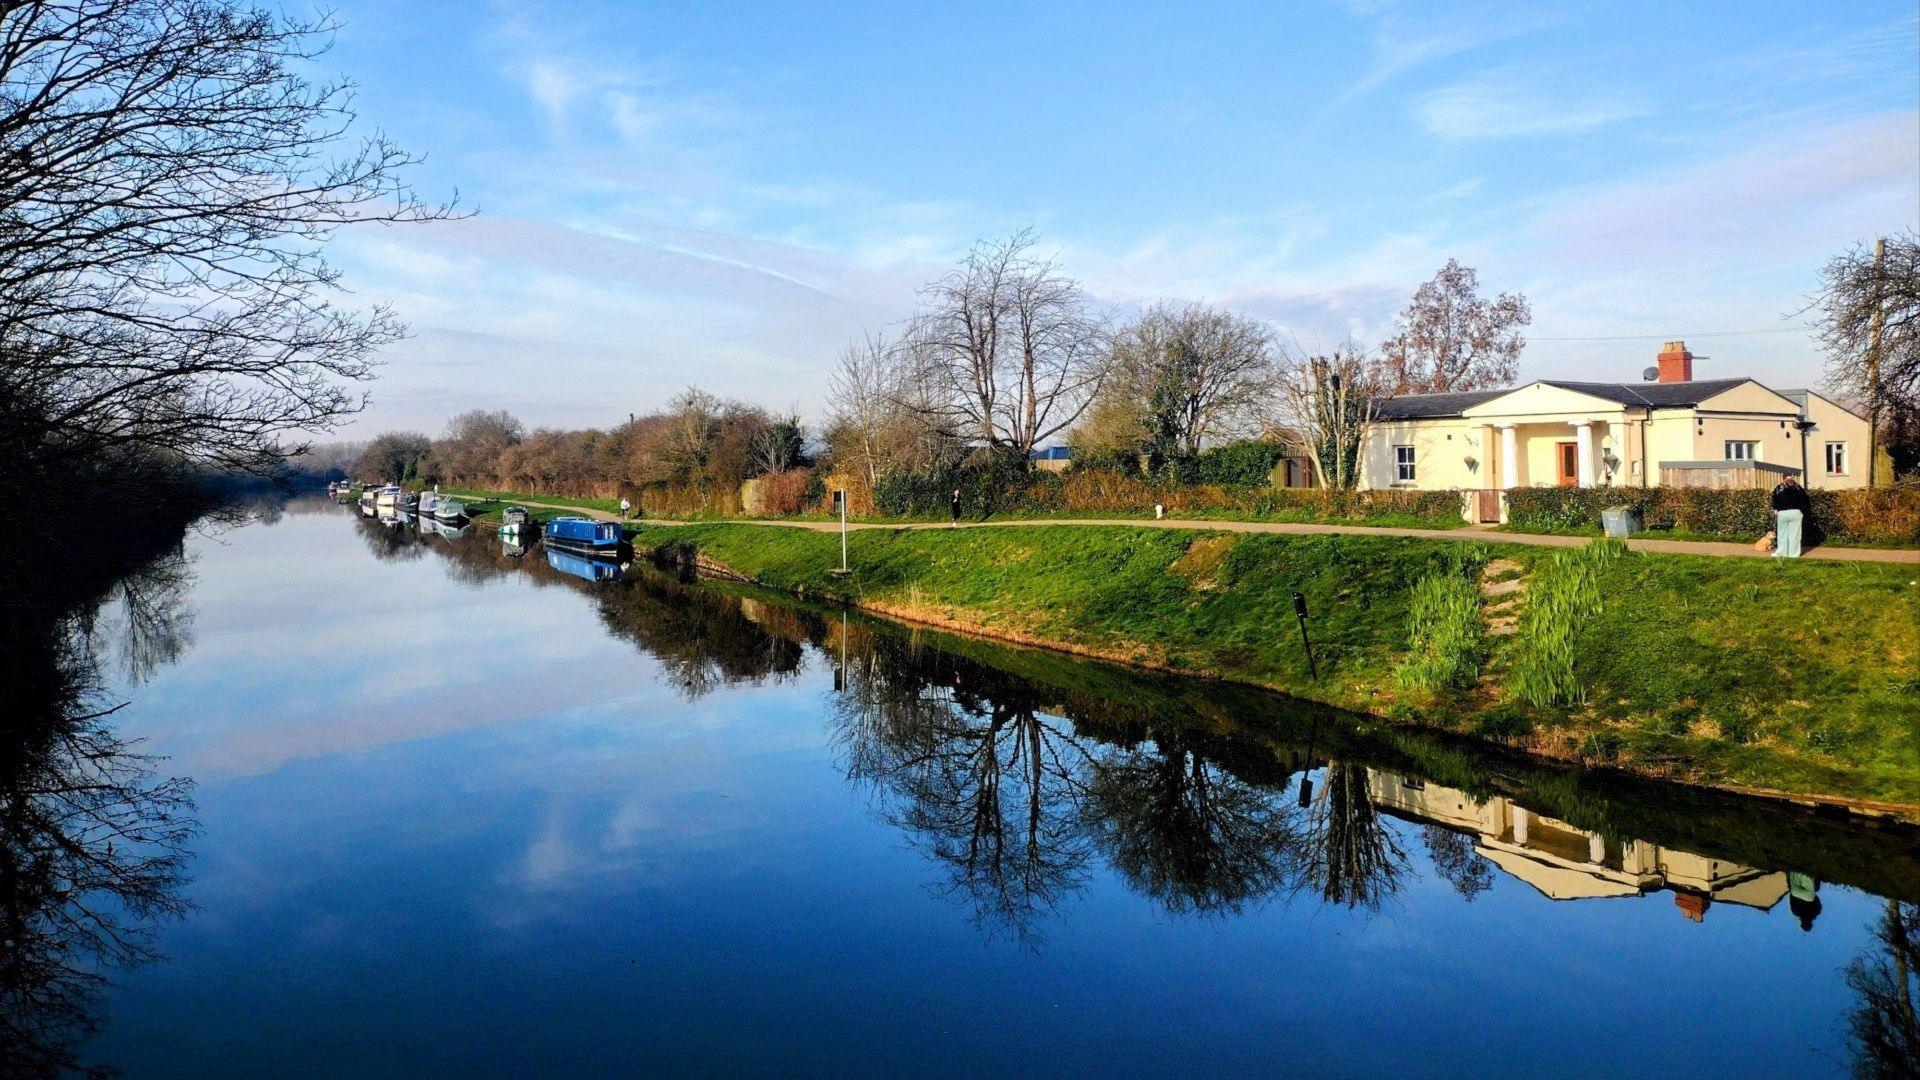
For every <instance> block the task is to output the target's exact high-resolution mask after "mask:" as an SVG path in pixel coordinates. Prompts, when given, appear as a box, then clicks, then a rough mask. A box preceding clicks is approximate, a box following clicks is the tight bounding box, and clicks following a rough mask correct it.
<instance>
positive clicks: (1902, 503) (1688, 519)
mask: <svg viewBox="0 0 1920 1080" xmlns="http://www.w3.org/2000/svg"><path fill="white" fill-rule="evenodd" d="M1767 494H1768V493H1767V491H1766V489H1762V488H1739V489H1731V490H1725V489H1717V488H1672V487H1651V488H1625V487H1616V488H1576V487H1541V488H1514V489H1512V490H1510V491H1508V492H1507V524H1508V525H1509V526H1511V527H1512V528H1514V529H1515V530H1517V531H1520V532H1565V531H1569V530H1577V531H1589V530H1590V531H1596V532H1597V531H1599V529H1600V512H1601V511H1602V510H1604V509H1606V508H1608V507H1612V506H1628V507H1631V508H1633V509H1635V510H1637V511H1639V513H1640V519H1641V523H1642V525H1643V526H1644V527H1646V528H1649V529H1677V530H1680V531H1683V532H1688V533H1696V534H1701V535H1706V536H1719V537H1725V538H1727V539H1730V540H1751V539H1753V538H1754V537H1756V536H1759V535H1760V534H1761V533H1764V532H1766V531H1767V530H1768V529H1770V528H1772V527H1773V511H1772V510H1771V509H1770V507H1769V504H1768V499H1767ZM1807 494H1808V495H1809V496H1810V497H1811V499H1812V502H1813V522H1812V525H1813V528H1814V529H1815V530H1817V531H1818V533H1819V534H1820V535H1822V536H1823V537H1824V538H1825V539H1827V540H1830V541H1833V542H1835V543H1854V544H1899V545H1920V489H1917V488H1883V489H1880V490H1876V491H1825V490H1809V491H1808V492H1807Z"/></svg>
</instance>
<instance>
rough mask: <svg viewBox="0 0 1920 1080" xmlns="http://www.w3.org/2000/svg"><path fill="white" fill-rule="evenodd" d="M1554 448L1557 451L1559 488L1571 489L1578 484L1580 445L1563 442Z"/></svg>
mask: <svg viewBox="0 0 1920 1080" xmlns="http://www.w3.org/2000/svg"><path fill="white" fill-rule="evenodd" d="M1554 446H1555V448H1556V449H1557V450H1558V451H1559V461H1560V486H1561V487H1573V486H1574V485H1575V484H1578V483H1579V482H1580V444H1579V443H1570V442H1563V443H1555V444H1554Z"/></svg>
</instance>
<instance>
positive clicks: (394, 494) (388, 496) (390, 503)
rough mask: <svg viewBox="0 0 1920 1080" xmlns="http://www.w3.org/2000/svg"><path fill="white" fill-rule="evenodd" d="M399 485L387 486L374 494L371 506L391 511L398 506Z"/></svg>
mask: <svg viewBox="0 0 1920 1080" xmlns="http://www.w3.org/2000/svg"><path fill="white" fill-rule="evenodd" d="M400 495H401V491H400V485H398V484H388V485H387V486H386V487H383V488H381V489H380V490H379V491H378V492H375V493H374V496H373V504H374V505H375V506H377V507H380V508H381V509H383V510H391V509H393V508H394V507H396V506H398V505H400Z"/></svg>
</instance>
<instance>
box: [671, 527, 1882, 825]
mask: <svg viewBox="0 0 1920 1080" xmlns="http://www.w3.org/2000/svg"><path fill="white" fill-rule="evenodd" d="M673 542H681V543H691V544H692V545H694V546H695V547H697V548H698V550H699V551H700V552H701V553H702V554H703V555H705V556H706V557H708V558H710V559H712V560H714V561H716V562H719V563H721V564H724V565H725V566H727V567H729V568H732V569H733V570H735V571H737V572H739V573H740V574H742V575H744V576H747V577H749V578H752V579H754V580H757V581H760V582H763V583H765V584H767V585H769V586H772V587H775V588H779V589H784V590H789V591H795V592H799V593H802V594H804V595H808V596H811V597H815V598H819V599H824V600H830V601H839V602H853V603H858V604H861V605H863V606H866V607H869V608H871V609H874V610H878V611H882V612H886V613H891V614H894V615H898V616H903V617H907V618H912V619H917V620H920V621H925V622H931V623H935V624H940V625H946V626H951V627H954V628H957V629H965V630H972V631H976V632H981V633H986V634H990V635H994V636H998V637H1003V638H1006V639H1009V640H1015V641H1026V642H1031V643H1036V644H1047V645H1052V646H1056V647H1062V648H1067V649H1072V650H1076V651H1081V652H1085V653H1088V654H1092V655H1098V656H1102V657H1107V658H1111V659H1119V660H1126V661H1131V662H1135V663H1141V664H1147V665H1150V666H1154V667H1159V668H1164V669H1167V670H1171V671H1177V672H1181V673H1186V674H1193V675H1203V676H1213V677H1220V678H1226V679H1232V680H1236V681H1242V682H1248V683H1253V684H1257V685H1262V686H1267V687H1272V688H1275V689H1279V690H1283V691H1286V692H1288V693H1292V694H1296V695H1299V696H1303V697H1310V698H1314V699H1318V700H1322V701H1327V702H1330V703H1333V704H1337V705H1341V706H1344V707H1348V708H1353V709H1358V710H1362V711H1365V712H1369V713H1373V714H1375V715H1379V716H1384V717H1387V718H1390V719H1393V720H1397V721H1401V722H1408V723H1418V724H1423V725H1427V726H1433V727H1438V728H1443V729H1448V730H1454V731H1461V732H1469V733H1473V734H1476V735H1479V736H1481V737H1484V738H1490V739H1497V740H1500V741H1502V742H1505V743H1508V744H1510V745H1514V746H1520V747H1523V748H1526V749H1529V750H1533V751H1536V752H1542V753H1549V754H1553V755H1555V756H1561V757H1572V758H1580V759H1582V760H1585V761H1588V762H1589V763H1598V764H1607V765H1615V766H1619V767H1623V768H1630V769H1633V770H1635V771H1640V772H1647V773H1653V774H1658V775H1666V776H1673V777H1678V778H1684V779H1688V780H1694V781H1701V782H1711V783H1723V784H1744V785H1753V786H1759V787H1768V788H1775V789H1781V790H1789V791H1798V792H1811V793H1819V794H1828V795H1838V796H1845V797H1853V798H1865V799H1884V800H1889V801H1895V802H1901V803H1905V804H1910V805H1920V582H1916V581H1915V578H1916V577H1920V573H1917V572H1916V571H1915V569H1914V568H1913V567H1907V566H1897V565H1879V564H1866V563H1860V564H1854V563H1826V562H1816V561H1800V562H1792V563H1779V562H1774V561H1771V560H1757V559H1756V560H1735V559H1713V558H1707V557H1699V556H1687V555H1643V554H1633V553H1627V554H1623V555H1621V556H1620V557H1618V558H1616V559H1614V560H1612V561H1610V562H1608V563H1606V565H1604V567H1602V568H1600V569H1598V570H1597V571H1595V572H1594V573H1595V581H1594V585H1595V586H1596V587H1597V588H1596V594H1597V596H1598V601H1597V608H1596V609H1595V610H1593V611H1591V612H1588V613H1586V614H1584V615H1582V617H1581V618H1579V619H1578V620H1577V621H1576V622H1575V623H1574V624H1573V630H1572V633H1571V638H1570V643H1568V644H1570V649H1571V652H1570V656H1571V664H1572V673H1573V677H1574V679H1575V682H1576V683H1577V687H1578V693H1577V695H1575V697H1574V698H1573V699H1571V700H1569V701H1567V702H1565V703H1562V704H1556V705H1545V706H1538V705H1532V704H1528V703H1527V702H1526V701H1524V700H1521V698H1520V697H1518V696H1517V694H1515V693H1514V692H1513V691H1512V690H1511V689H1510V687H1509V679H1510V676H1511V675H1512V673H1513V668H1514V664H1515V657H1516V655H1517V651H1516V650H1517V646H1518V639H1519V637H1520V636H1521V635H1516V637H1511V638H1504V639H1491V641H1490V643H1489V645H1488V647H1487V649H1486V652H1485V655H1484V656H1482V657H1479V658H1478V659H1476V660H1475V663H1476V664H1477V665H1478V666H1479V669H1480V677H1479V678H1478V679H1477V680H1470V685H1465V686H1461V687H1458V688H1452V689H1446V690H1441V691H1428V690H1412V689H1408V688H1407V686H1406V683H1405V681H1404V680H1396V679H1395V678H1394V673H1395V669H1396V668H1397V667H1399V666H1400V665H1401V663H1402V661H1403V660H1404V659H1406V657H1407V655H1408V653H1409V651H1410V642H1411V634H1410V632H1409V627H1408V611H1409V605H1410V602H1411V599H1412V596H1413V591H1414V587H1415V585H1416V584H1417V583H1418V582H1420V581H1421V580H1422V579H1423V578H1427V577H1430V576H1434V575H1443V576H1444V575H1448V574H1468V575H1471V574H1474V573H1475V572H1476V571H1477V568H1478V567H1479V566H1480V565H1481V564H1482V563H1484V562H1485V561H1486V560H1487V559H1488V558H1490V557H1494V556H1498V557H1501V558H1505V559H1508V560H1511V561H1512V562H1513V563H1516V564H1518V565H1519V566H1520V567H1521V568H1522V571H1523V574H1524V576H1525V577H1526V578H1527V579H1529V580H1532V579H1533V578H1534V577H1535V576H1536V575H1538V573H1539V571H1540V570H1541V569H1542V568H1543V567H1544V566H1545V565H1546V564H1547V562H1548V560H1551V559H1553V558H1555V557H1556V554H1557V553H1556V552H1555V551H1554V550H1552V549H1545V548H1533V547H1523V546H1520V545H1503V544H1481V543H1466V542H1457V541H1456V542H1449V541H1432V540H1423V539H1414V538H1392V537H1364V536H1332V535H1330V536H1276V535H1261V534H1228V533H1210V532H1200V533H1191V532H1169V531H1164V530H1151V529H1131V528H1127V527H1124V526H1113V527H1081V526H1075V527H1049V526H1044V525H1038V526H1016V527H1004V528H997V529H967V530H958V531H952V532H949V531H945V530H901V531H892V530H887V531H882V530H870V531H863V532H858V533H854V534H852V535H851V537H850V562H851V565H852V567H853V569H854V573H852V574H851V575H849V576H848V577H847V578H844V579H843V578H840V577H838V576H836V575H834V574H832V573H830V572H829V570H830V568H832V567H834V566H837V565H838V562H839V543H840V540H839V537H838V536H837V535H835V534H832V533H817V532H809V531H805V530H799V529H789V528H779V527H765V526H754V525H741V524H732V525H729V524H700V525H688V526H660V527H651V528H642V529H640V530H638V531H637V533H636V535H635V543H636V545H638V546H642V547H650V546H655V545H661V544H667V543H673ZM1295 591H1298V592H1300V593H1301V594H1302V596H1303V597H1304V598H1305V599H1306V601H1307V604H1308V608H1309V612H1310V618H1309V628H1310V633H1311V635H1312V638H1313V644H1314V652H1315V659H1316V660H1317V661H1318V673H1319V678H1318V679H1317V680H1315V679H1314V678H1313V677H1312V676H1311V675H1310V674H1309V668H1308V664H1307V660H1306V655H1305V652H1304V650H1303V649H1302V646H1301V642H1300V636H1299V631H1298V629H1297V625H1296V622H1295V618H1294V611H1293V601H1292V594H1293V593H1294V592H1295ZM1523 629H1524V627H1523Z"/></svg>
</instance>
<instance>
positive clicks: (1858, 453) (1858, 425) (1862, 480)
mask: <svg viewBox="0 0 1920 1080" xmlns="http://www.w3.org/2000/svg"><path fill="white" fill-rule="evenodd" d="M1807 419H1808V420H1810V421H1812V423H1813V428H1812V430H1810V431H1808V432H1807V485H1808V486H1809V487H1817V488H1835V489H1847V488H1863V487H1866V486H1867V421H1866V419H1865V418H1864V417H1859V416H1855V415H1854V414H1853V413H1851V412H1848V411H1847V410H1846V409H1843V408H1841V407H1840V406H1839V405H1837V404H1835V403H1834V402H1832V401H1829V400H1827V399H1826V398H1823V397H1821V396H1820V395H1819V394H1808V395H1807ZM1829 442H1843V443H1846V444H1847V471H1846V472H1844V473H1842V474H1839V475H1837V476H1836V475H1829V474H1828V472H1827V457H1826V455H1827V444H1828V443H1829Z"/></svg>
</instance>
